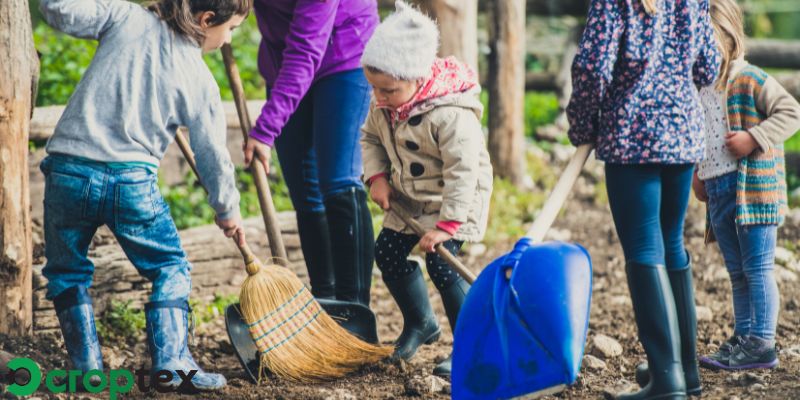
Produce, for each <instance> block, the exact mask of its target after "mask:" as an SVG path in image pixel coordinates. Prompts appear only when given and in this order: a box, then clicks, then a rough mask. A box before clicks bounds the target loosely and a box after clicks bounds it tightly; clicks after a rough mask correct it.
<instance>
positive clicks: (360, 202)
mask: <svg viewBox="0 0 800 400" xmlns="http://www.w3.org/2000/svg"><path fill="white" fill-rule="evenodd" d="M325 213H326V214H327V216H328V227H329V228H330V238H331V254H332V256H333V257H332V258H333V269H334V274H335V276H336V278H335V281H336V298H337V299H338V300H345V301H355V302H358V303H361V304H363V305H365V306H367V307H369V291H370V286H371V285H372V265H373V263H374V262H375V236H374V234H373V231H372V217H371V215H370V213H369V209H368V208H367V194H366V193H365V192H364V190H363V189H361V188H355V187H354V188H349V189H347V190H345V191H344V192H341V193H337V194H335V195H333V196H331V197H330V198H328V199H326V200H325Z"/></svg>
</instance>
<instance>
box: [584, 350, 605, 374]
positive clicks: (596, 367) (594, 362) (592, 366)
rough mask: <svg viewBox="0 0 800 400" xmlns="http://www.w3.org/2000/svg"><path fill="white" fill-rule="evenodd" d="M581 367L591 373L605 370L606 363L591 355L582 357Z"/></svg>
mask: <svg viewBox="0 0 800 400" xmlns="http://www.w3.org/2000/svg"><path fill="white" fill-rule="evenodd" d="M583 365H585V366H586V368H587V369H589V370H591V371H602V370H604V369H606V362H605V361H603V360H601V359H599V358H597V357H595V356H593V355H591V354H587V355H585V356H583Z"/></svg>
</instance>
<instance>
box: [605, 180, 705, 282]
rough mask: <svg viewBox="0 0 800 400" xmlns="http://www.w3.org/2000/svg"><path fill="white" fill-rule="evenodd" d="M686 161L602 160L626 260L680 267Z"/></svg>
mask: <svg viewBox="0 0 800 400" xmlns="http://www.w3.org/2000/svg"><path fill="white" fill-rule="evenodd" d="M692 171H693V166H692V165H691V164H679V165H661V164H642V165H622V164H606V186H607V188H608V202H609V205H610V206H611V214H612V215H613V217H614V225H615V226H616V228H617V235H618V236H619V240H620V242H621V244H622V250H623V252H624V253H625V261H626V262H636V263H640V264H645V265H665V266H666V267H667V269H682V268H685V267H686V265H687V264H688V263H689V256H688V254H686V249H685V247H684V245H683V222H684V218H685V216H686V208H687V206H688V204H689V190H690V189H691V185H692Z"/></svg>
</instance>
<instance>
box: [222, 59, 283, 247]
mask: <svg viewBox="0 0 800 400" xmlns="http://www.w3.org/2000/svg"><path fill="white" fill-rule="evenodd" d="M221 51H222V60H223V61H224V63H225V72H227V74H228V81H229V82H230V85H231V92H233V99H234V103H235V104H236V112H237V114H238V115H239V125H240V126H241V127H242V135H244V141H245V143H247V140H248V139H249V138H250V130H251V128H252V124H251V123H250V116H249V114H248V112H247V102H246V101H245V97H244V89H243V88H242V80H241V78H240V77H239V68H238V67H237V66H236V60H235V59H234V58H233V49H232V48H231V45H230V44H224V45H223V46H222V49H221ZM250 172H252V174H253V180H254V181H255V184H256V191H257V192H258V203H259V205H260V206H261V215H262V217H263V218H264V228H265V229H266V231H267V239H268V240H269V249H270V251H271V252H272V256H273V257H276V258H277V259H278V260H280V261H281V262H286V261H287V260H288V259H289V258H288V257H287V256H286V247H284V245H283V237H282V236H281V230H280V227H279V225H278V216H277V212H276V211H275V204H274V203H273V202H272V193H271V192H270V189H269V182H267V172H266V171H265V170H264V166H263V165H261V163H260V162H253V163H251V164H250Z"/></svg>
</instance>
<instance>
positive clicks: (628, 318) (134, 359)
mask: <svg viewBox="0 0 800 400" xmlns="http://www.w3.org/2000/svg"><path fill="white" fill-rule="evenodd" d="M578 193H581V191H578ZM583 193H587V191H583ZM594 197H596V196H590V195H588V194H584V195H580V194H579V195H577V196H575V197H574V198H573V199H572V200H570V202H569V204H568V205H567V207H568V210H569V212H567V213H563V214H562V216H561V217H560V218H559V220H558V221H557V222H556V226H555V231H554V233H553V236H554V237H558V238H562V239H565V240H570V241H574V242H577V243H580V244H582V245H584V246H585V247H587V248H588V250H589V252H590V254H591V256H592V260H593V264H594V281H593V285H594V291H593V300H592V309H591V318H590V322H589V328H590V329H589V336H588V339H587V348H586V351H587V354H593V355H597V358H598V359H600V360H602V362H603V363H604V365H599V366H596V367H595V368H594V369H590V368H589V367H588V366H587V363H586V362H584V365H583V367H582V371H581V375H580V377H579V379H578V381H577V383H576V384H574V385H573V386H572V387H570V388H568V389H567V390H566V391H564V392H562V393H560V394H557V395H555V396H553V397H548V398H567V399H583V398H600V397H602V394H603V392H604V391H614V390H617V389H620V388H623V387H625V386H629V385H630V382H631V381H633V371H634V368H635V366H636V364H637V363H639V362H640V361H643V360H644V352H643V350H642V348H641V346H640V345H639V344H638V341H637V338H636V328H635V323H634V319H633V312H632V309H631V305H630V299H629V297H628V289H627V285H626V283H625V275H624V267H623V260H622V251H621V248H620V246H619V243H618V241H617V238H616V235H615V233H614V229H613V224H612V221H611V216H610V214H609V212H608V207H607V206H606V205H603V204H595V200H594ZM798 219H799V218H794V219H793V220H791V221H790V222H789V223H787V224H786V226H784V227H783V228H782V229H781V231H780V236H779V241H780V243H782V245H783V246H784V247H789V248H795V251H796V248H797V244H800V221H798ZM703 225H704V217H703V210H702V208H701V207H700V206H699V205H698V204H693V205H692V207H691V209H690V213H689V217H688V218H687V225H686V237H687V243H688V246H689V251H690V252H691V254H692V255H693V257H694V261H695V263H694V282H695V285H696V293H697V305H698V306H699V308H700V311H698V314H699V315H700V321H699V322H698V351H699V353H700V354H704V353H708V352H710V351H713V350H715V349H716V347H717V345H718V344H719V343H721V341H723V340H724V339H725V338H727V337H728V335H729V334H730V333H731V331H732V320H733V319H732V318H733V317H732V308H731V302H730V285H729V282H728V278H727V273H726V271H725V269H724V265H723V263H722V259H721V257H720V255H719V252H718V251H717V249H716V248H715V247H713V246H711V247H706V246H705V245H704V244H703V239H702V233H703ZM511 246H512V244H511V243H508V244H506V245H498V246H493V247H492V248H489V249H487V250H486V251H484V252H482V254H476V253H478V252H475V251H473V252H472V254H464V255H462V256H463V257H464V259H465V261H466V262H467V264H468V265H469V266H470V267H471V268H473V269H474V270H476V271H478V270H479V269H480V268H481V267H482V266H484V265H487V264H488V262H489V261H490V260H492V259H493V258H495V257H496V256H498V255H500V254H501V253H502V252H503V251H505V250H507V249H510V248H511ZM467 251H468V252H469V250H467ZM793 257H794V260H795V261H794V265H795V267H794V268H797V267H796V266H798V265H800V263H798V262H797V259H798V258H800V255H798V254H794V255H793ZM777 275H778V277H779V286H780V290H781V311H780V318H779V325H778V346H779V349H780V362H781V364H780V366H779V367H778V368H776V369H774V370H770V371H758V372H752V373H728V372H711V371H707V370H703V371H702V379H703V385H704V397H705V398H709V399H750V398H754V399H755V398H758V399H762V398H769V399H793V398H800V379H799V378H800V298H798V293H800V283H799V282H798V280H797V278H798V277H797V272H793V271H791V270H790V269H787V268H783V267H780V268H778V274H777ZM430 288H431V298H432V299H433V304H434V307H435V308H436V311H437V315H438V316H439V319H440V323H441V324H442V326H443V327H447V320H446V318H445V315H444V313H443V311H442V306H441V301H440V299H439V297H438V295H437V294H436V293H435V291H434V289H433V286H432V285H430ZM372 308H373V309H374V310H375V311H376V312H377V316H378V323H379V326H380V328H379V329H380V337H381V339H382V341H383V342H386V343H389V342H391V340H393V339H394V338H395V337H397V335H398V334H399V333H400V330H401V329H402V317H401V315H400V312H399V310H398V309H397V307H396V306H395V304H394V302H393V300H392V299H391V297H390V296H389V294H388V291H387V290H386V287H385V286H384V285H383V283H382V281H381V280H380V278H379V277H378V275H376V276H375V282H374V284H373V295H372ZM443 330H444V332H445V334H444V335H443V336H442V339H440V340H439V342H437V343H435V344H433V345H428V346H424V347H423V348H422V349H421V350H420V352H419V353H418V355H417V356H416V358H415V359H413V360H412V361H411V362H410V363H408V364H381V365H374V366H370V367H366V368H364V369H362V370H361V371H360V372H359V373H357V374H355V375H353V376H350V377H348V378H346V379H342V380H339V381H336V382H329V383H324V384H314V385H298V384H289V383H285V382H280V381H271V382H267V383H266V384H263V385H262V386H255V385H252V384H250V383H249V382H248V381H247V380H246V378H245V375H244V371H243V370H242V369H241V368H240V366H239V363H238V361H237V360H236V358H235V356H234V355H233V349H232V347H231V346H230V344H229V343H228V341H227V336H226V334H225V330H224V324H223V321H222V317H220V318H218V319H217V320H216V321H214V322H211V323H208V324H205V325H202V326H201V327H199V328H198V331H197V333H196V338H195V345H194V346H193V350H192V351H193V354H194V355H195V357H196V358H197V360H198V362H199V363H200V364H201V366H202V367H203V368H205V369H207V370H211V371H216V372H221V373H223V374H224V375H225V376H226V377H227V378H228V381H229V386H228V387H227V388H226V389H225V390H224V391H223V392H219V393H215V394H203V395H198V396H190V395H185V396H178V395H175V394H155V393H141V392H138V391H137V390H136V389H134V391H133V392H131V393H130V394H129V395H125V396H123V398H152V397H155V398H162V399H173V398H193V397H199V398H212V399H215V398H226V399H227V398H231V399H262V398H274V399H356V398H358V399H406V398H426V399H432V398H447V397H449V384H448V383H446V382H444V381H441V380H438V378H433V377H432V376H431V375H430V372H431V370H432V368H433V366H434V365H435V362H437V361H439V360H441V359H443V358H444V357H445V356H446V355H447V354H448V352H449V351H450V348H451V345H452V336H451V334H450V331H449V329H446V328H445V329H443ZM600 334H602V335H606V336H609V337H611V338H613V339H615V340H616V341H618V342H619V344H621V346H622V349H623V353H622V355H619V356H607V357H606V356H602V355H601V353H600V352H598V351H597V350H596V349H595V348H594V344H593V343H594V342H593V339H594V338H595V337H596V336H597V335H600ZM0 349H5V350H7V351H10V352H13V353H15V354H17V355H24V356H29V357H31V358H33V359H35V360H36V361H38V362H39V363H40V364H42V365H43V366H44V368H45V369H50V368H60V367H64V362H65V361H64V360H66V357H67V355H66V351H65V350H64V348H63V346H62V345H61V342H60V338H59V337H57V336H55V335H51V336H39V337H36V338H34V339H19V338H13V339H12V338H8V337H0ZM104 353H105V360H106V363H107V364H108V363H110V362H111V363H114V364H118V365H121V366H122V367H123V368H127V369H134V368H140V367H147V366H148V364H149V360H148V359H147V356H146V354H147V351H146V345H145V343H144V341H143V337H138V338H130V339H129V340H128V342H127V343H105V344H104ZM603 363H601V364H603ZM4 394H5V396H10V395H9V394H7V393H5V390H4V388H2V387H0V398H3V397H2V396H3V395H4ZM38 395H39V396H40V397H41V398H57V397H56V396H54V395H50V394H48V393H45V392H41V393H38ZM106 397H107V393H105V394H104V396H102V397H98V398H106ZM78 398H95V397H93V396H87V395H84V396H81V397H78Z"/></svg>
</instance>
